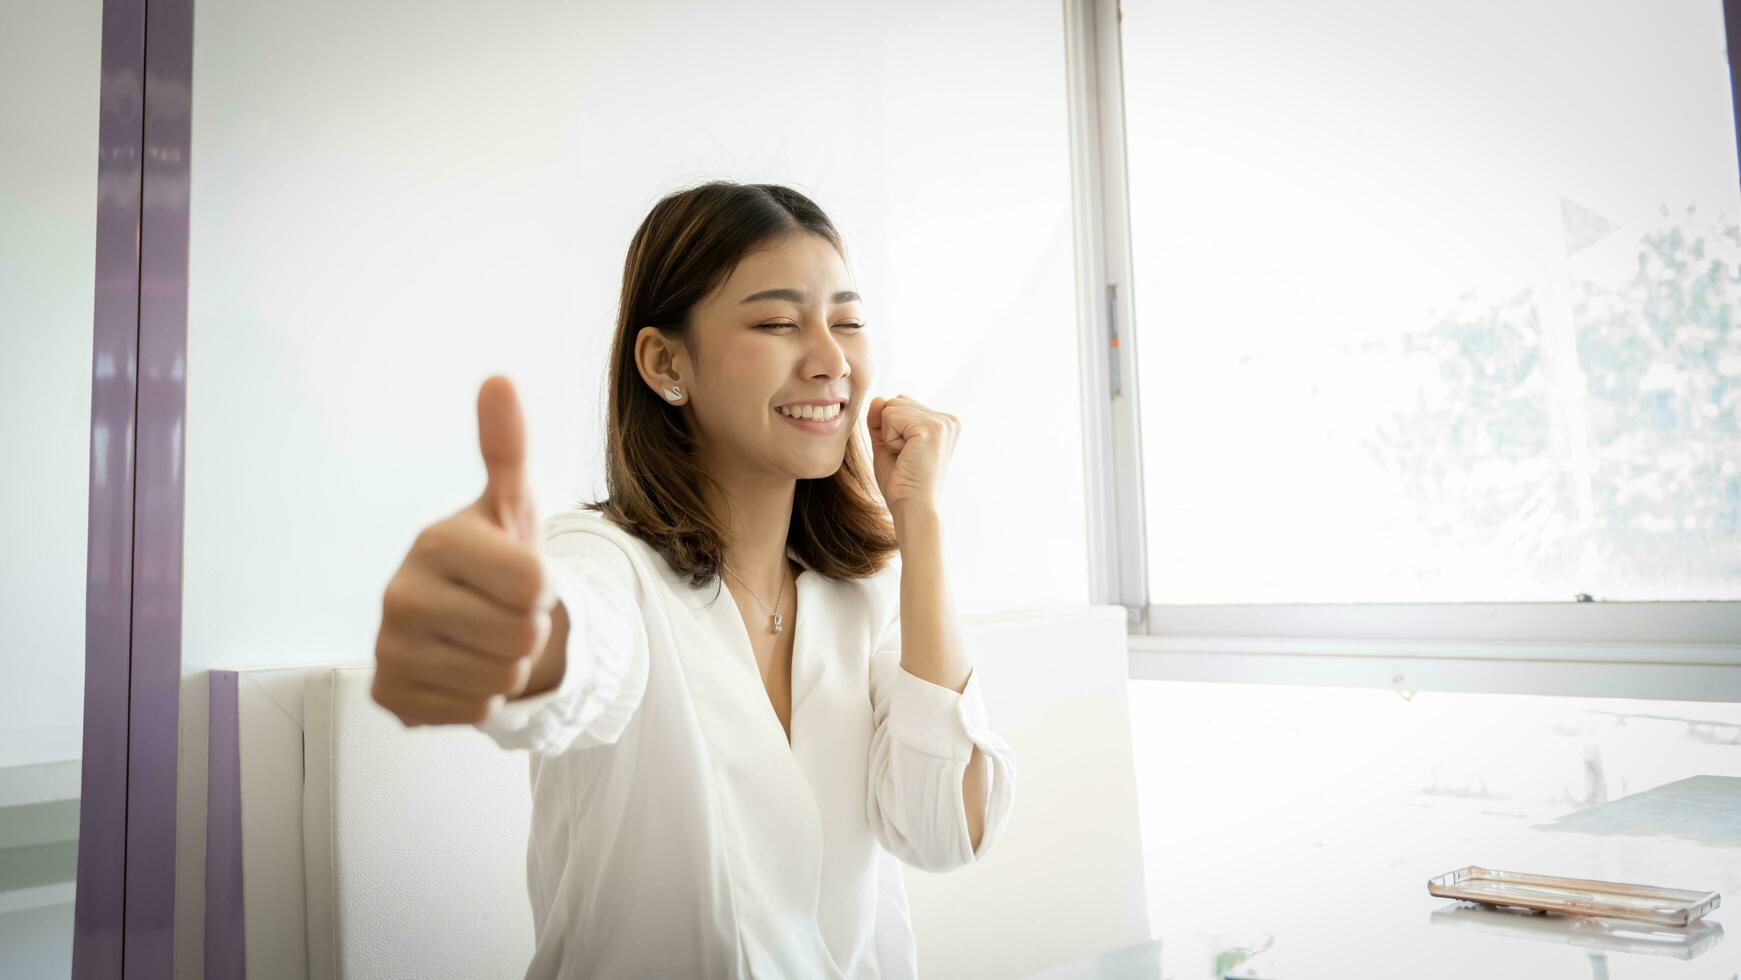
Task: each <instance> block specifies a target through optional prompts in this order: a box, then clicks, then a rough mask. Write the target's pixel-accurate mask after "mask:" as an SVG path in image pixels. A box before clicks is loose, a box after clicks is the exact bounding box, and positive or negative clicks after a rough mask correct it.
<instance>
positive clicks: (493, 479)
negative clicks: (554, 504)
mask: <svg viewBox="0 0 1741 980" xmlns="http://www.w3.org/2000/svg"><path fill="white" fill-rule="evenodd" d="M478 448H479V449H480V450H481V451H482V452H483V455H484V472H486V473H487V474H489V480H488V482H487V483H485V484H484V495H483V496H482V497H479V498H478V504H477V505H478V507H479V508H480V510H479V512H480V513H481V514H482V515H483V516H484V518H485V519H487V520H489V521H490V522H492V523H494V524H495V525H496V526H497V527H499V528H501V529H502V530H504V531H506V532H507V533H508V536H509V537H510V538H512V539H513V540H515V541H518V542H520V543H521V544H525V545H530V546H534V547H535V546H536V545H537V544H538V514H537V511H536V509H535V508H534V507H533V505H532V491H531V490H530V489H529V488H528V487H527V485H526V484H527V478H526V420H525V418H524V417H523V416H522V415H521V414H520V399H519V396H518V395H516V394H515V393H514V385H513V383H512V382H510V381H509V380H508V379H507V378H505V377H503V376H501V375H499V374H498V375H495V376H493V377H491V378H489V379H488V380H486V381H485V382H484V385H483V387H482V388H480V389H478Z"/></svg>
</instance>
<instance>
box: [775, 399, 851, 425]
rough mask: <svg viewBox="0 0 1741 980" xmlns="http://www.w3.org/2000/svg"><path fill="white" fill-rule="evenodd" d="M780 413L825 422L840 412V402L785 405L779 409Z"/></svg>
mask: <svg viewBox="0 0 1741 980" xmlns="http://www.w3.org/2000/svg"><path fill="white" fill-rule="evenodd" d="M779 412H780V414H781V415H790V416H791V417H793V418H795V419H809V420H811V421H813V422H827V421H829V420H830V419H832V418H834V417H835V416H836V415H839V414H840V404H839V403H838V402H837V403H835V404H832V405H787V406H784V407H782V408H780V409H779Z"/></svg>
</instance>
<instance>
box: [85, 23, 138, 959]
mask: <svg viewBox="0 0 1741 980" xmlns="http://www.w3.org/2000/svg"><path fill="white" fill-rule="evenodd" d="M100 73H101V79H100V81H99V93H100V94H99V99H98V105H97V112H98V123H97V240H96V296H95V301H94V304H93V309H92V330H93V340H92V345H91V346H92V351H91V444H90V504H89V512H88V516H87V519H86V553H85V702H84V744H83V751H82V755H83V762H82V764H81V774H80V777H79V801H80V802H79V846H78V853H79V865H78V884H77V886H76V889H75V892H74V899H73V902H74V905H73V970H72V975H73V976H74V977H75V978H78V980H108V978H118V977H120V976H121V950H122V928H123V921H124V918H125V914H126V891H125V889H126V880H127V868H126V863H127V735H128V732H127V727H128V677H129V670H128V664H129V660H130V651H131V649H132V635H131V629H132V604H133V432H134V426H133V421H134V416H133V409H134V397H135V395H134V388H135V378H136V377H137V374H138V371H137V356H138V343H139V237H138V236H139V199H140V172H141V165H142V161H143V159H144V151H143V138H142V132H143V129H144V121H145V97H144V93H145V0H104V2H103V39H102V65H101V69H100Z"/></svg>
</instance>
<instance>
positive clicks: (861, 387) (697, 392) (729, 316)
mask: <svg viewBox="0 0 1741 980" xmlns="http://www.w3.org/2000/svg"><path fill="white" fill-rule="evenodd" d="M863 323H864V315H863V304H862V302H861V301H860V299H859V296H858V293H857V291H856V286H855V284H854V282H853V280H852V276H851V273H850V271H849V270H848V269H847V267H846V263H845V261H843V260H842V258H841V256H840V253H838V252H836V251H835V250H834V247H833V246H832V245H830V244H829V243H828V241H827V240H826V239H824V238H822V237H820V236H818V235H813V234H809V233H803V232H801V233H797V234H794V235H792V236H791V237H789V238H787V239H786V240H785V242H784V243H783V244H781V245H779V246H776V247H774V248H771V249H767V250H765V251H759V252H755V253H753V254H751V255H748V256H746V257H745V258H744V259H743V261H741V262H739V263H738V265H737V268H736V269H735V270H733V272H732V274H731V276H730V277H728V278H727V279H726V281H725V282H724V283H723V284H722V285H721V286H720V288H718V289H716V290H715V291H714V292H713V293H712V295H709V296H707V297H706V298H704V299H703V300H702V301H701V302H699V303H697V304H696V306H695V309H694V310H693V321H692V329H693V335H692V337H693V341H694V347H695V351H694V353H695V359H696V361H699V363H695V361H691V360H690V359H689V355H688V352H686V351H684V350H683V348H682V346H681V345H675V346H674V347H673V348H672V350H671V354H670V362H669V364H668V366H667V370H668V371H670V372H674V373H676V375H677V376H678V377H679V378H681V381H679V382H677V383H679V384H680V385H681V386H682V388H683V391H684V398H683V405H684V410H685V411H687V412H689V413H690V415H689V420H690V423H691V425H692V426H693V427H694V431H696V432H697V433H698V434H699V438H700V441H701V446H702V452H703V454H704V455H705V457H706V462H707V463H708V465H709V468H710V469H712V470H716V471H717V470H718V469H720V468H722V467H723V468H730V469H734V470H739V471H743V470H753V471H757V472H759V473H761V474H766V475H769V476H775V477H780V478H786V477H790V478H796V479H816V478H820V477H826V476H830V475H832V474H833V473H834V472H835V471H836V470H838V469H840V464H841V461H842V459H843V458H844V457H845V455H846V445H847V440H848V439H849V438H850V437H851V435H852V431H853V427H854V426H855V425H857V424H858V418H859V414H860V412H861V410H862V406H863V403H864V402H865V400H866V396H865V394H864V393H865V391H866V390H867V388H868V386H869V384H870V380H871V362H870V338H869V337H868V336H867V331H866V330H865V329H863V328H862V327H861V326H860V325H861V324H863ZM651 330H653V328H651V327H649V328H646V329H645V330H643V331H642V332H643V333H646V332H647V331H651ZM655 332H656V331H655ZM643 363H645V361H643ZM670 383H671V382H669V381H666V382H664V383H663V384H661V385H660V386H659V387H660V390H663V386H664V384H670Z"/></svg>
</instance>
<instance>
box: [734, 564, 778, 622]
mask: <svg viewBox="0 0 1741 980" xmlns="http://www.w3.org/2000/svg"><path fill="white" fill-rule="evenodd" d="M785 564H786V563H785V560H784V559H782V560H781V562H780V594H779V595H777V596H775V597H774V605H776V606H778V605H779V604H780V600H781V599H784V598H785V597H786V567H785ZM725 573H726V574H727V575H730V576H731V577H732V578H737V579H738V584H739V585H741V586H743V587H744V589H745V590H746V591H748V592H749V594H750V595H751V596H752V597H753V598H754V599H755V600H756V604H757V605H759V606H761V607H762V611H763V612H766V613H768V614H769V616H770V617H771V619H770V621H769V625H770V626H771V627H772V629H773V632H775V633H778V632H780V630H781V629H782V628H783V627H782V626H781V625H780V623H781V617H780V613H779V611H778V610H773V609H769V608H768V604H767V603H765V602H763V601H762V597H761V596H759V595H756V590H755V589H752V588H750V583H748V582H745V581H744V580H743V579H741V578H738V577H737V573H736V572H733V571H732V570H731V569H729V568H727V569H726V570H725Z"/></svg>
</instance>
